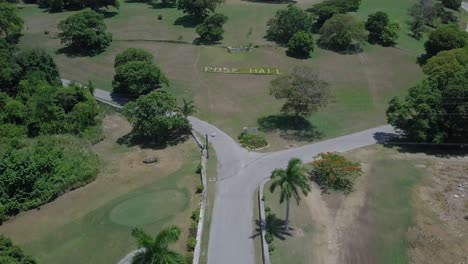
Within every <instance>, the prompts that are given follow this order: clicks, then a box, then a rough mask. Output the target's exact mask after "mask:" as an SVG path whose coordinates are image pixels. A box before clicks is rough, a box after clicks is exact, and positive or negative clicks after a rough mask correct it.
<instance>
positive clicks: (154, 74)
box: [112, 61, 169, 97]
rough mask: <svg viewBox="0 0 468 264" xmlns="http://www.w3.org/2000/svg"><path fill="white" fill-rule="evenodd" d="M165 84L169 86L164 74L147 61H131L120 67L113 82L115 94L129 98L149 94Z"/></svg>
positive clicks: (116, 70)
mask: <svg viewBox="0 0 468 264" xmlns="http://www.w3.org/2000/svg"><path fill="white" fill-rule="evenodd" d="M163 84H165V85H168V84H169V81H168V80H167V78H166V76H164V73H162V72H161V70H160V69H159V68H158V67H157V66H156V65H154V64H153V63H152V62H147V61H130V62H127V63H125V64H122V65H120V66H118V67H117V68H116V69H115V75H114V80H113V81H112V86H113V88H114V90H113V91H114V93H116V94H121V95H124V96H128V97H135V96H140V95H142V94H147V93H149V92H151V91H153V90H155V89H158V88H160V87H161V86H162V85H163Z"/></svg>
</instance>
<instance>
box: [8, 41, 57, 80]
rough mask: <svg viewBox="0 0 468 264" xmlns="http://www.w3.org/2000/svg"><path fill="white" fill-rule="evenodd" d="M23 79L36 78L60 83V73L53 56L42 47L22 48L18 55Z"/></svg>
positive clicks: (17, 58)
mask: <svg viewBox="0 0 468 264" xmlns="http://www.w3.org/2000/svg"><path fill="white" fill-rule="evenodd" d="M16 61H17V63H18V65H19V66H20V67H21V69H22V70H21V76H22V78H23V79H30V78H36V80H43V81H46V82H47V83H49V84H53V85H60V84H61V80H60V74H59V71H58V68H57V65H56V64H55V61H54V59H53V58H52V56H51V55H50V54H49V53H47V52H45V51H44V50H42V49H32V50H22V51H20V52H19V53H18V54H17V55H16Z"/></svg>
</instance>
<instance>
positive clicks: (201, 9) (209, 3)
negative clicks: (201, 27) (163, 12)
mask: <svg viewBox="0 0 468 264" xmlns="http://www.w3.org/2000/svg"><path fill="white" fill-rule="evenodd" d="M223 2H224V0H178V1H177V9H180V10H182V11H183V12H184V13H186V14H188V15H190V16H192V17H193V18H196V19H201V20H203V19H205V18H206V17H208V16H209V15H210V14H211V13H214V12H215V10H216V8H217V7H218V5H220V4H221V3H223Z"/></svg>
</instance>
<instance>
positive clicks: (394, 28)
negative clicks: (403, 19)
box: [380, 22, 401, 46]
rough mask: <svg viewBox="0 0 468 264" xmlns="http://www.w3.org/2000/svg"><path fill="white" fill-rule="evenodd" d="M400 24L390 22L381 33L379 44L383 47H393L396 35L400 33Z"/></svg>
mask: <svg viewBox="0 0 468 264" xmlns="http://www.w3.org/2000/svg"><path fill="white" fill-rule="evenodd" d="M400 29H401V28H400V24H398V22H391V23H390V24H388V25H387V26H386V27H385V28H384V30H383V31H382V35H381V39H380V42H381V43H382V45H383V46H393V45H395V44H396V41H397V39H398V34H399V33H400Z"/></svg>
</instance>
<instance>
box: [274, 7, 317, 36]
mask: <svg viewBox="0 0 468 264" xmlns="http://www.w3.org/2000/svg"><path fill="white" fill-rule="evenodd" d="M267 26H268V29H267V37H268V38H269V39H271V40H274V41H276V42H278V43H281V44H286V43H288V41H289V40H290V39H291V37H292V36H293V35H294V34H295V33H297V32H299V31H304V32H311V30H312V17H311V16H310V15H309V14H308V13H307V12H306V11H304V10H302V9H300V8H298V7H297V6H294V5H289V6H288V7H287V8H286V9H282V10H278V11H276V14H275V17H273V18H272V19H270V20H269V21H268V23H267Z"/></svg>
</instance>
